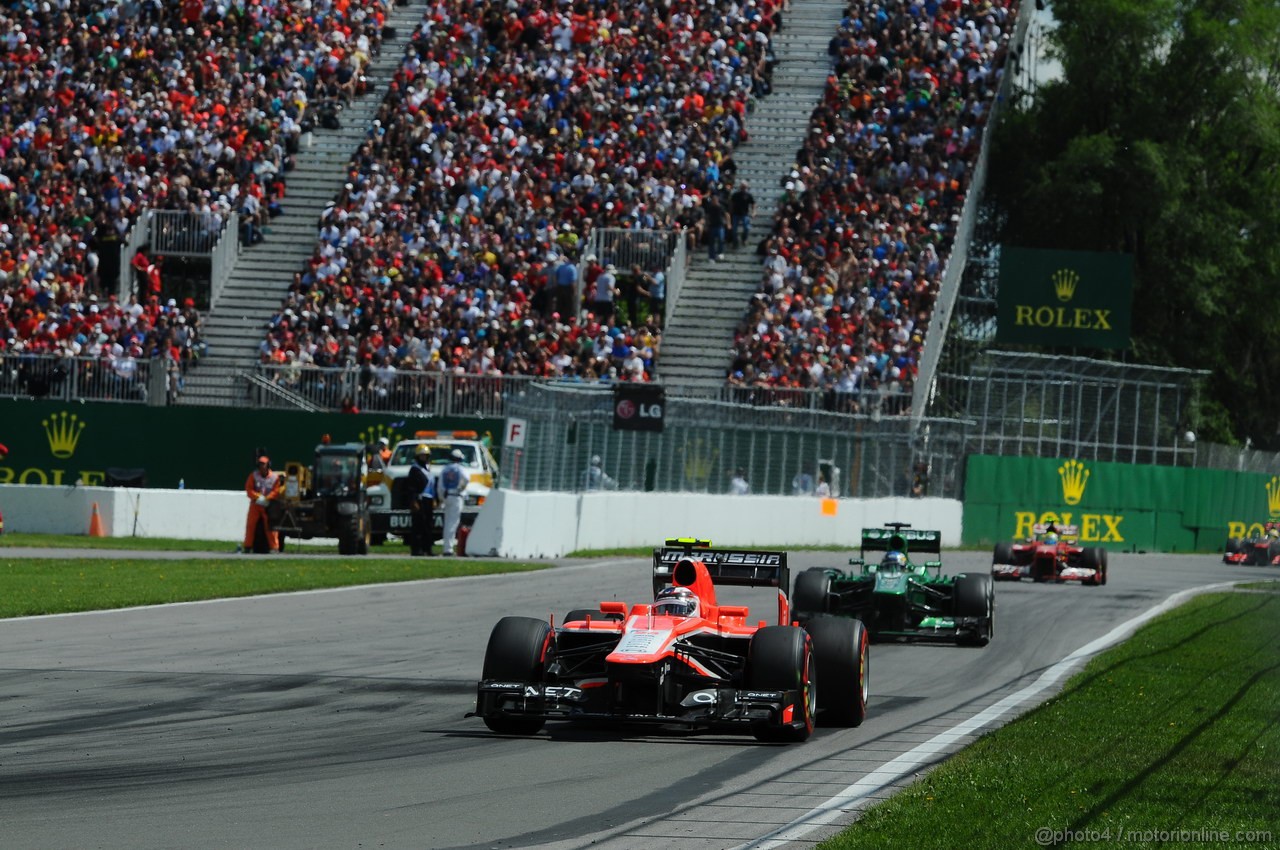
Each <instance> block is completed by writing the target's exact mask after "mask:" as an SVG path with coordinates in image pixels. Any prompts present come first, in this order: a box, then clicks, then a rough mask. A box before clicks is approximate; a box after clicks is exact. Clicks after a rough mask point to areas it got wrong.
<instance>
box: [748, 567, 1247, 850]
mask: <svg viewBox="0 0 1280 850" xmlns="http://www.w3.org/2000/svg"><path fill="white" fill-rule="evenodd" d="M1235 584H1238V582H1233V581H1228V582H1219V583H1217V584H1206V585H1202V586H1200V587H1191V588H1187V589H1186V590H1180V591H1178V592H1177V593H1175V594H1173V595H1172V596H1170V597H1168V598H1167V599H1165V600H1164V601H1163V602H1161V603H1160V604H1158V605H1156V606H1154V607H1152V608H1149V609H1147V610H1146V611H1144V612H1142V613H1141V614H1139V615H1138V616H1136V617H1133V618H1132V619H1129V620H1126V621H1125V622H1123V623H1121V624H1120V625H1118V626H1116V627H1115V628H1113V629H1112V630H1111V631H1109V632H1107V633H1106V634H1105V635H1103V636H1102V637H1100V638H1095V639H1094V640H1093V641H1091V642H1089V643H1087V644H1085V645H1084V646H1082V647H1080V648H1079V649H1077V650H1076V651H1075V652H1073V653H1071V654H1070V655H1068V656H1067V657H1066V658H1063V659H1062V660H1060V661H1058V662H1057V663H1055V664H1054V665H1053V666H1051V667H1049V669H1047V670H1045V671H1044V672H1043V673H1041V674H1040V676H1039V678H1037V679H1036V680H1035V681H1034V682H1032V683H1031V684H1030V685H1027V686H1026V687H1025V688H1022V689H1021V690H1019V691H1016V692H1014V693H1012V694H1010V695H1008V696H1006V697H1004V698H1003V699H1001V700H999V701H998V702H996V703H994V704H992V705H990V706H988V707H987V708H985V709H983V710H982V711H980V712H978V713H977V714H975V715H974V716H973V717H970V718H969V719H968V720H964V721H962V722H960V723H957V724H956V725H955V726H953V727H951V728H950V729H948V730H946V731H945V732H939V733H938V734H937V735H935V736H934V737H932V738H930V739H929V740H928V741H925V742H924V743H922V744H918V745H916V746H915V747H914V748H912V749H910V750H908V751H907V752H905V753H903V754H902V755H900V756H898V757H897V758H895V759H892V760H891V761H889V762H886V763H885V764H882V765H881V766H880V767H878V768H876V769H875V770H873V771H871V772H870V773H868V774H867V775H866V776H864V777H863V778H861V779H859V780H858V781H857V782H855V783H853V784H852V785H849V786H847V787H846V788H845V789H844V790H843V791H841V792H840V793H838V794H836V795H835V796H833V797H831V798H830V799H829V800H827V801H826V802H825V803H822V804H821V805H819V806H817V807H816V808H813V809H810V810H809V811H808V812H806V813H805V814H803V815H801V816H800V817H798V818H796V819H795V820H793V821H791V822H790V823H787V824H784V825H782V826H780V827H778V828H776V829H774V830H772V831H771V832H768V833H766V834H764V835H762V836H761V837H759V838H757V839H755V840H754V841H750V842H747V843H745V844H739V845H737V846H736V847H735V848H733V850H776V848H780V847H783V846H785V845H786V844H787V843H788V842H791V841H798V840H800V839H802V838H804V837H805V836H806V835H808V834H809V833H811V832H813V831H814V830H816V829H818V828H819V827H822V826H827V825H829V824H831V823H833V822H835V821H836V820H838V819H839V818H840V817H841V816H842V815H845V814H847V812H848V810H850V809H852V808H855V807H857V806H858V805H860V804H862V803H863V802H864V801H866V800H867V798H868V797H870V796H871V795H873V794H876V793H878V792H880V791H883V790H884V789H885V788H886V787H888V786H889V785H892V784H893V783H895V782H897V781H899V780H901V779H903V778H904V777H905V776H907V774H909V773H911V772H912V771H914V770H915V769H916V768H917V767H919V766H920V765H922V764H924V763H926V762H927V761H929V760H930V759H932V758H933V757H935V756H936V755H938V754H939V753H941V752H943V751H944V750H946V748H947V747H949V746H951V745H952V744H954V743H955V742H956V741H958V740H960V739H961V738H963V737H964V736H965V735H969V734H972V733H973V732H976V731H977V730H979V729H981V728H983V727H984V726H987V725H989V724H991V723H993V722H995V721H996V720H998V719H1000V718H1001V717H1003V716H1004V715H1006V714H1008V713H1009V712H1010V711H1012V710H1013V709H1015V708H1018V707H1019V706H1021V705H1022V704H1023V703H1025V702H1027V701H1029V700H1030V699H1032V698H1033V697H1035V696H1038V695H1039V694H1041V693H1043V692H1044V691H1045V690H1047V689H1048V688H1050V687H1052V686H1053V685H1055V684H1057V683H1058V682H1059V681H1060V680H1061V679H1062V678H1063V677H1064V676H1066V675H1067V673H1068V672H1070V671H1071V669H1072V668H1073V667H1075V666H1076V665H1078V664H1079V663H1080V662H1081V661H1083V660H1085V659H1087V658H1089V657H1091V656H1093V655H1097V654H1098V653H1099V652H1101V651H1102V650H1104V649H1107V648H1109V647H1111V646H1112V645H1114V644H1117V643H1119V642H1120V641H1122V640H1124V639H1125V638H1127V637H1129V636H1130V635H1132V634H1133V633H1134V632H1135V631H1137V630H1138V628H1139V627H1140V626H1142V625H1143V624H1145V623H1146V622H1148V621H1149V620H1152V619H1154V618H1155V617H1158V616H1160V615H1161V614H1163V613H1165V612H1166V611H1169V610H1171V609H1173V608H1176V607H1177V606H1178V605H1181V604H1182V603H1183V602H1185V601H1186V600H1187V599H1190V598H1191V597H1193V596H1197V595H1199V594H1201V593H1208V592H1211V591H1214V590H1219V589H1221V588H1225V587H1232V586H1233V585H1235Z"/></svg>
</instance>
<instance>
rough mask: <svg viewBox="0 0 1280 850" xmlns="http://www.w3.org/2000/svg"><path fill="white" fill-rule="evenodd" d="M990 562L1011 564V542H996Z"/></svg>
mask: <svg viewBox="0 0 1280 850" xmlns="http://www.w3.org/2000/svg"><path fill="white" fill-rule="evenodd" d="M991 563H993V564H1012V563H1013V544H1012V543H997V544H996V548H995V551H994V552H992V554H991Z"/></svg>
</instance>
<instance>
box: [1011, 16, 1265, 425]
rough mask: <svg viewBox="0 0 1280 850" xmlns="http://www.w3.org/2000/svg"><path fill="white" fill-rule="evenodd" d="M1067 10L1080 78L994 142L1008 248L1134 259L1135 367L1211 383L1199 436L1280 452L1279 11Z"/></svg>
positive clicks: (1058, 86)
mask: <svg viewBox="0 0 1280 850" xmlns="http://www.w3.org/2000/svg"><path fill="white" fill-rule="evenodd" d="M1051 8H1052V10H1053V13H1054V17H1055V18H1056V19H1057V22H1058V26H1057V29H1056V30H1054V31H1053V32H1052V33H1051V34H1050V36H1049V39H1050V44H1051V50H1052V55H1053V56H1055V57H1056V58H1057V59H1058V60H1059V61H1060V62H1061V63H1062V67H1063V76H1062V78H1061V79H1059V80H1054V81H1051V82H1048V83H1046V84H1043V85H1042V86H1040V87H1039V88H1038V90H1037V91H1036V92H1035V96H1034V97H1029V96H1028V97H1019V98H1017V99H1015V102H1014V103H1013V104H1011V107H1012V108H1010V109H1009V110H1008V111H1007V112H1006V113H1005V120H1004V121H1003V122H1002V125H1001V126H1000V127H999V128H997V131H996V134H995V141H994V146H993V150H992V160H991V165H992V169H991V179H990V183H989V195H988V199H989V202H990V203H991V204H992V205H993V206H994V208H995V211H996V212H995V215H994V216H993V218H994V220H995V221H997V222H998V234H999V240H1000V241H1001V242H1002V243H1003V244H1007V245H1020V246H1025V247H1033V248H1037V247H1038V248H1063V249H1072V250H1093V251H1126V252H1129V253H1132V254H1133V255H1134V268H1135V291H1134V314H1133V349H1134V356H1135V357H1136V359H1137V360H1139V361H1140V362H1144V363H1151V364H1155V365H1164V366H1182V367H1188V368H1197V369H1209V370H1211V371H1212V373H1213V378H1212V379H1211V380H1210V381H1208V382H1207V394H1206V397H1205V398H1204V399H1202V407H1201V409H1200V410H1199V411H1196V412H1195V413H1194V421H1193V423H1192V424H1193V425H1195V426H1196V427H1197V428H1198V429H1199V430H1200V432H1201V434H1202V435H1203V436H1205V437H1206V438H1209V439H1215V440H1219V441H1224V442H1243V440H1244V438H1245V437H1246V436H1248V437H1251V438H1252V439H1253V442H1254V444H1255V445H1258V446H1260V447H1267V448H1272V449H1280V391H1278V389H1280V4H1277V3H1275V2H1273V0H1190V2H1180V1H1178V0H1054V2H1053V3H1052V6H1051Z"/></svg>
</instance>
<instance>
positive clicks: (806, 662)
mask: <svg viewBox="0 0 1280 850" xmlns="http://www.w3.org/2000/svg"><path fill="white" fill-rule="evenodd" d="M816 673H817V671H816V669H815V664H814V659H813V643H812V641H811V640H810V639H809V633H808V632H806V631H805V630H804V629H801V628H798V627H796V626H765V627H764V628H763V629H760V630H759V631H757V632H756V633H755V635H754V636H753V637H752V638H751V648H750V649H749V650H748V652H747V676H746V685H747V689H748V690H753V691H799V693H800V699H799V700H798V701H797V702H796V703H795V704H794V706H793V708H794V711H793V713H792V721H791V723H789V724H786V725H781V724H780V725H777V726H771V725H764V724H762V725H760V726H757V727H756V728H755V729H754V730H753V731H754V733H755V736H756V739H757V740H759V741H766V742H769V743H799V742H801V741H805V740H807V739H808V738H809V735H810V734H812V733H813V725H814V719H815V716H816V715H817V707H818V689H817V684H816V681H815V680H816V679H817V675H816ZM797 715H798V716H797Z"/></svg>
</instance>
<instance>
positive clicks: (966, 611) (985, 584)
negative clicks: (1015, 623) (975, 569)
mask: <svg viewBox="0 0 1280 850" xmlns="http://www.w3.org/2000/svg"><path fill="white" fill-rule="evenodd" d="M952 599H953V605H954V608H955V615H956V616H957V617H981V618H982V619H983V620H984V621H985V625H984V626H983V627H982V630H981V631H980V632H978V633H977V634H973V635H966V636H965V637H963V638H961V639H960V640H959V641H958V643H962V644H964V645H966V646H986V645H987V644H989V643H991V638H992V637H994V636H995V628H996V591H995V583H994V582H993V581H992V580H991V576H989V575H987V574H986V573H961V574H960V575H958V576H956V585H955V591H954V592H953V596H952Z"/></svg>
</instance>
